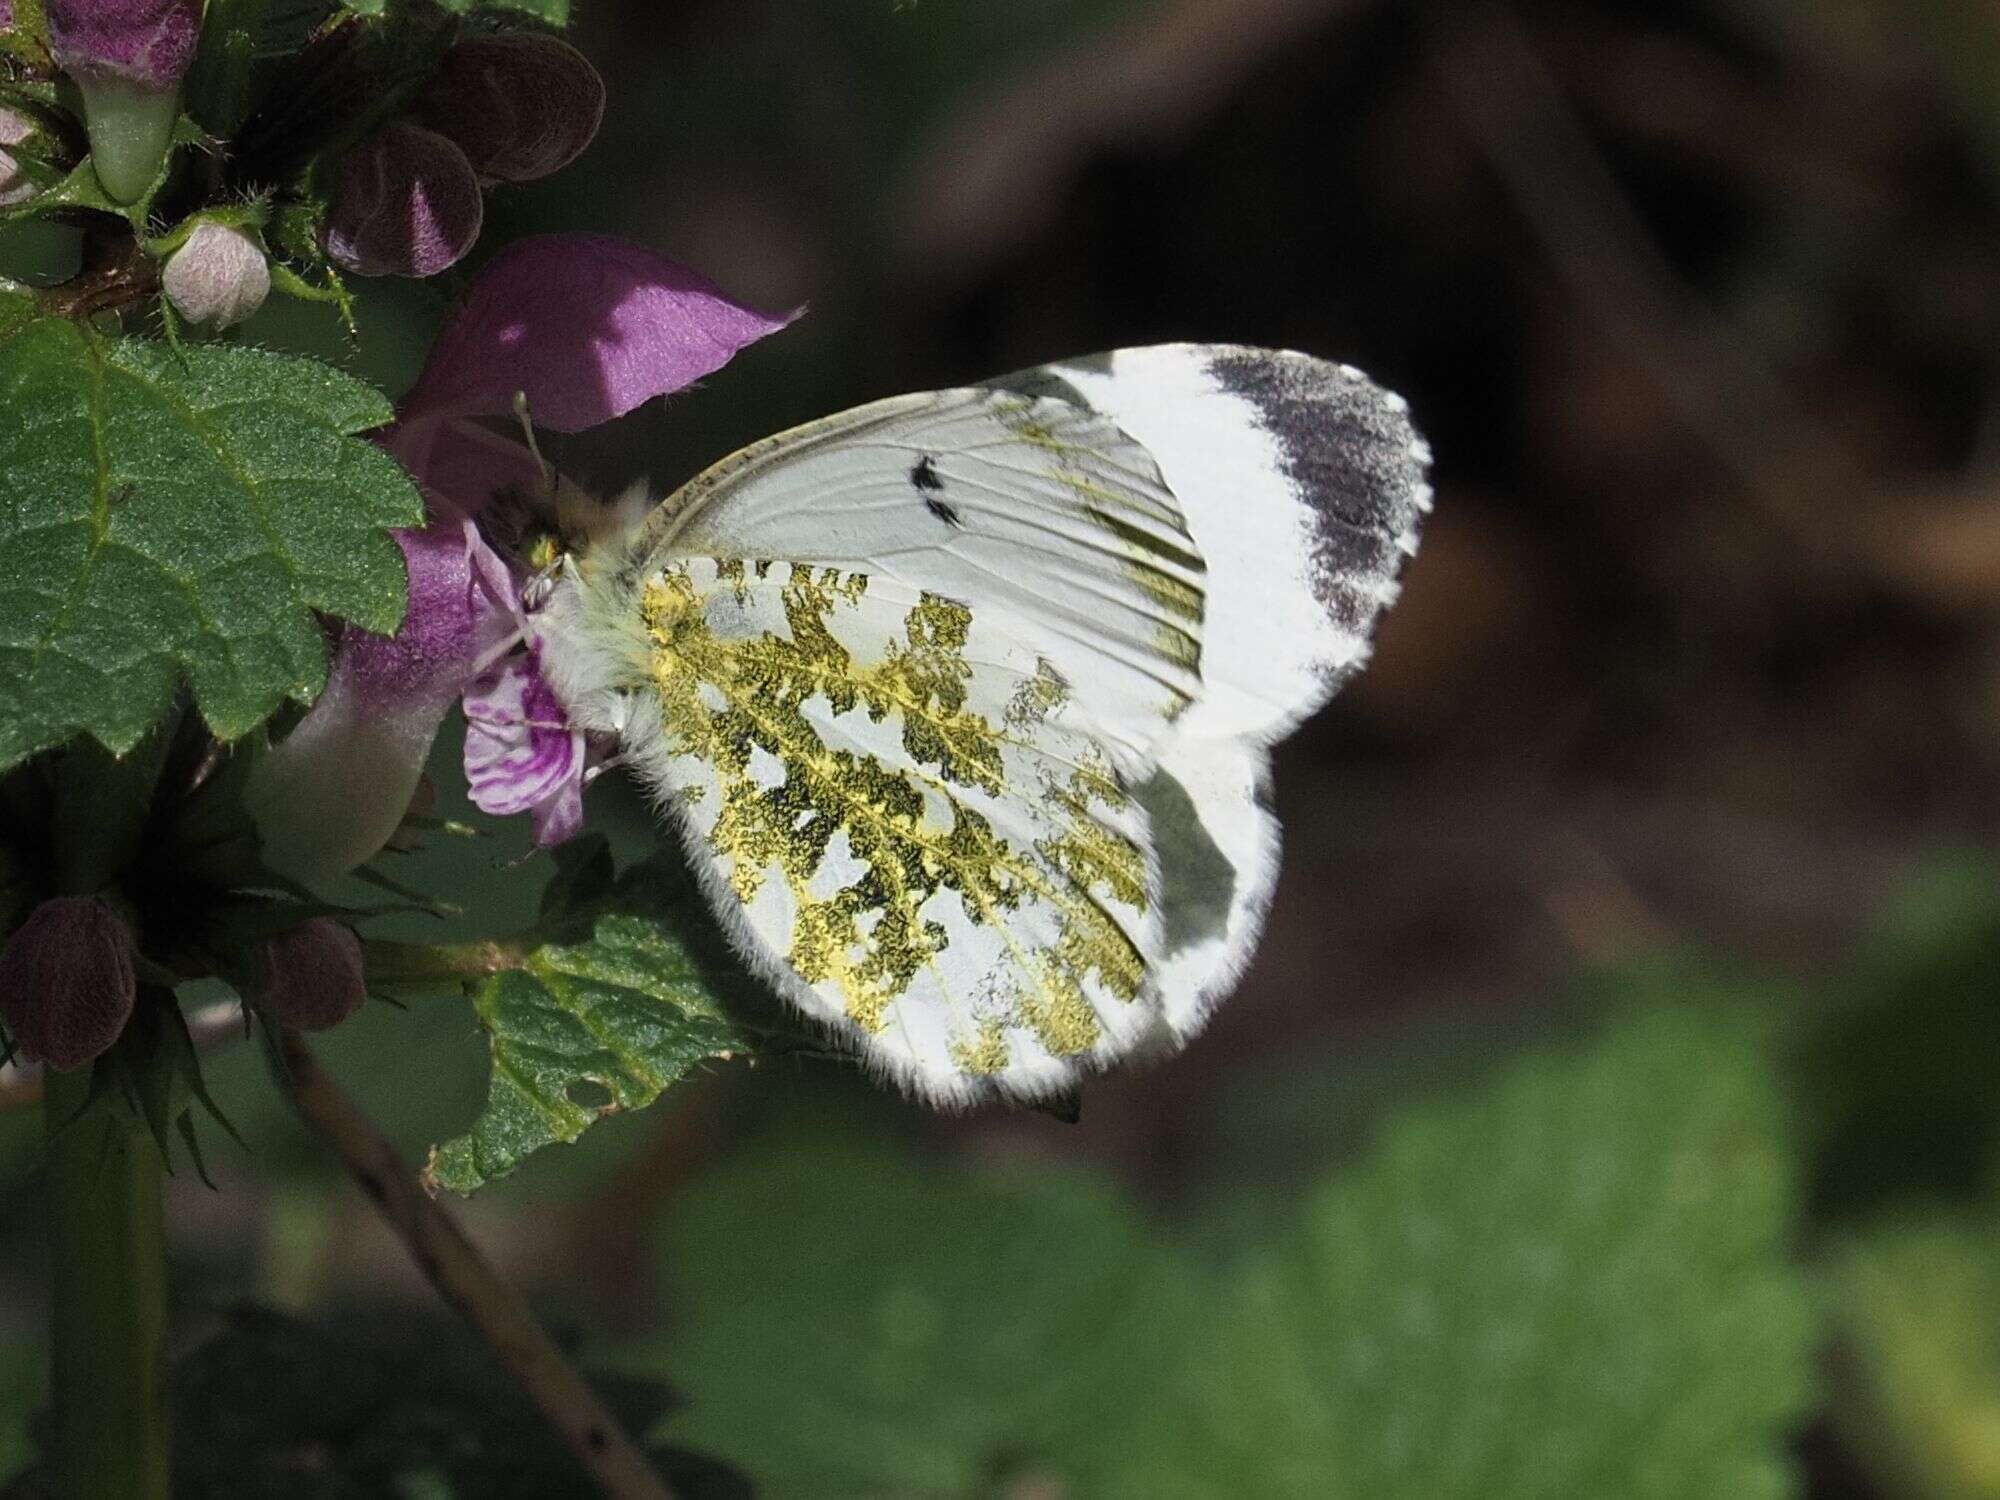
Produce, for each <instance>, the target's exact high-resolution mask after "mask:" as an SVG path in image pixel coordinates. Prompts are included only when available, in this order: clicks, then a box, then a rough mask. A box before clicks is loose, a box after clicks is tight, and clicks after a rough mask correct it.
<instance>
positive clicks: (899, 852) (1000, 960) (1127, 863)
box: [625, 558, 1160, 1101]
mask: <svg viewBox="0 0 2000 1500" xmlns="http://www.w3.org/2000/svg"><path fill="white" fill-rule="evenodd" d="M636 605H637V612H638V618H639V620H640V622H641V624H642V627H643V630H644V632H645V636H646V652H647V658H648V660H649V662H650V668H651V674H652V680H651V684H650V686H651V691H650V692H645V693H640V694H638V695H636V696H637V697H638V699H639V702H640V704H641V708H640V713H641V715H642V716H641V717H640V718H638V719H637V720H635V721H633V722H632V723H630V724H628V728H627V733H626V735H625V743H626V749H627V753H628V755H630V756H631V758H632V759H633V761H634V762H635V763H636V765H637V766H638V767H639V769H640V770H641V772H642V773H643V774H644V775H645V777H646V779H647V780H648V781H650V782H651V783H652V784H653V785H654V786H655V787H656V788H657V789H658V791H659V792H660V794H661V796H662V798H663V800H664V802H665V804H666V805H667V807H668V808H669V809H670V810H671V811H672V813H673V815H674V816H675V817H676V818H677V820H678V821H679V822H680V824H681V826H682V829H683V831H684V834H685V836H686V838H687V840H688V842H689V845H690V848H691V851H692V852H693V854H694V856H695V859H696V862H697V865H698V866H699V867H701V868H702V869H703V871H704V874H705V875H706V876H707V883H708V885H709V887H710V890H711V894H712V895H713V896H714V898H715V900H716V904H717V907H718V909H719V910H720V911H721V913H722V914H723V917H724V920H725V923H726V924H727V925H728V927H729V929H730V930H731V932H732V933H733V934H734V935H735V936H736V938H737V939H738V941H739V944H740V946H741V947H742V948H743V949H744V951H745V952H746V954H748V955H749V956H750V957H751V958H752V959H753V961H757V962H758V964H759V967H761V968H762V969H763V970H764V971H765V972H766V973H767V974H768V975H769V976H770V977H771V978H772V979H773V980H774V981H775V982H776V983H777V985H778V987H779V989H780V990H781V992H782V993H784V994H785V995H786V996H787V997H788V998H790V999H791V1000H792V1001H794V1003H796V1004H797V1005H799V1006H800V1008H801V1009H803V1010H804V1011H805V1012H806V1013H807V1014H808V1015H810V1016H812V1017H814V1018H815V1019H817V1020H820V1021H822V1022H825V1023H826V1024H828V1025H829V1026H831V1027H834V1028H835V1029H837V1030H839V1031H841V1032H843V1033H844V1034H846V1035H847V1036H848V1037H849V1038H850V1040H852V1041H853V1042H854V1043H856V1044H857V1045H858V1047H859V1049H860V1050H861V1052H862V1053H863V1054H864V1056H866V1057H867V1058H868V1059H869V1060H870V1061H872V1062H874V1063H875V1064H876V1065H878V1066H880V1067H881V1068H883V1069H884V1070H885V1071H887V1072H890V1073H893V1074H894V1075H895V1076H897V1077H898V1078H900V1079H902V1080H904V1081H906V1082H908V1083H910V1084H912V1085H913V1086H914V1087H916V1088H917V1089H918V1090H920V1091H921V1092H923V1093H925V1094H927V1095H929V1096H931V1097H933V1098H937V1099H941V1100H947V1101H948V1100H954V1099H963V1098H969V1097H972V1096H974V1095H975V1094H977V1093H978V1092H980V1091H982V1090H984V1089H986V1088H988V1087H989V1086H1004V1087H1005V1088H1006V1089H1007V1090H1008V1091H1010V1092H1013V1093H1016V1094H1023V1095H1028V1094H1043V1093H1053V1092H1057V1091H1059V1090H1060V1089H1062V1088H1063V1087H1065V1086H1067V1085H1068V1084H1069V1083H1071V1082H1073V1081H1074V1079H1075V1077H1076V1076H1077V1074H1078V1073H1080V1072H1081V1071H1083V1070H1085V1069H1087V1068H1090V1067H1092V1066H1097V1065H1102V1064H1103V1063H1105V1062H1107V1061H1110V1060H1112V1059H1115V1058H1116V1057H1118V1056H1121V1055H1123V1054H1125V1053H1126V1052H1128V1051H1130V1050H1131V1048H1132V1046H1133V1045H1134V1043H1135V1039H1136V1037H1137V1036H1138V1035H1139V1034H1141V1033H1143V1032H1145V1031H1147V1030H1149V1029H1150V1028H1151V1027H1152V1025H1153V1013H1152V1010H1151V1007H1150V1006H1149V1005H1148V1004H1147V1003H1145V1001H1144V999H1143V998H1142V997H1143V995H1144V991H1145V985H1146V977H1147V974H1148V972H1149V971H1150V969H1151V968H1152V966H1153V964H1154V963H1155V962H1156V961H1157V959H1158V957H1159V948H1160V921H1159V916H1158V899H1157V885H1158V874H1157V870H1156V868H1155V864H1154V862H1153V860H1152V858H1151V855H1150V850H1149V843H1148V833H1147V826H1146V818H1145V814H1144V813H1143V812H1142V811H1141V810H1140V809H1139V807H1138V805H1137V804H1136V802H1135V801H1134V800H1133V798H1132V797H1131V795H1130V793H1129V792H1128V791H1127V789H1126V786H1125V783H1124V781H1123V779H1122V777H1121V776H1120V775H1119V773H1118V771H1117V770H1116V768H1115V767H1114V766H1113V765H1112V764H1111V761H1110V757H1109V756H1108V754H1107V753H1106V751H1105V749H1104V746H1103V738H1102V734H1101V731H1100V730H1099V728H1098V726H1096V725H1095V724H1094V723H1093V722H1092V719H1091V716H1090V713H1089V710H1088V708H1087V706H1086V705H1083V704H1081V703H1079V702H1077V700H1076V698H1075V696H1074V694H1073V692H1072V689H1071V687H1070V684H1069V682H1068V681H1067V679H1066V678H1065V677H1064V676H1063V675H1062V674H1061V672H1060V671H1059V670H1058V669H1056V668H1055V667H1054V666H1053V664H1051V663H1050V662H1049V661H1048V660H1047V658H1046V657H1043V656H1041V655H1039V654H1038V653H1037V652H1036V651H1035V650H1034V649H1033V647H1032V646H1030V645H1028V644H1027V643H1025V642H1024V640H1023V639H1022V636H1023V632H1021V631H1019V630H1018V628H1015V627H1014V624H1013V622H1012V621H1011V620H1010V619H1009V618H1008V617H1007V616H1006V615H1005V614H1004V613H1003V612H1001V611H998V610H993V609H990V608H989V609H987V610H985V611H977V612H976V611H974V610H972V609H970V608H968V607H967V606H965V605H963V604H960V603H958V602H957V601H955V600H950V599H946V598H943V597H941V596H939V595H936V594H931V593H926V592H921V591H918V590H913V589H910V588H909V587H907V586H905V585H903V584H900V583H898V582H897V581H895V580H894V579H890V578H886V577H879V576H870V575H866V574H861V573H854V572H847V571H843V570H841V569H838V568H835V567H832V566H830V565H810V564H799V563H790V562H770V561H764V560H729V561H722V562H718V561H716V560H714V559H710V558H677V559H672V560H664V559H663V560H660V561H658V562H656V563H655V564H654V565H652V566H650V567H648V568H647V569H646V570H645V571H644V573H643V575H642V576H641V578H640V579H639V580H638V584H637V597H636Z"/></svg>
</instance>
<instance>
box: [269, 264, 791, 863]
mask: <svg viewBox="0 0 2000 1500" xmlns="http://www.w3.org/2000/svg"><path fill="white" fill-rule="evenodd" d="M787 321H789V320H788V319H787V318H784V317H773V316H769V315H766V314H763V313H758V312H755V311H752V310H751V309H749V308H746V307H743V306H741V305H739V304H737V303H735V302H733V301H731V300H730V299H729V298H728V297H727V296H726V295H724V294H723V292H722V291H721V290H720V289H719V288H717V287H716V286H714V285H713V284H712V283H710V282H709V281H707V280H706V279H704V278H703V277H701V276H699V275H697V274H695V273H694V272H692V271H689V270H687V269H686V268H684V267H681V266H678V265H676V264H674V263H673V262H671V261H669V260H666V259H664V258H663V257H661V256H658V255H655V254H653V253H652V252H651V251H648V250H645V249H643V248H641V247H640V246H637V245H633V244H628V243H626V242H624V241H620V240H615V239H609V238H606V237H604V236H601V235H589V234H563V235H549V236H545V237H542V238H538V239H531V240H526V241H523V242H521V243H520V244H518V245H515V246H513V247H511V248H510V249H508V250H506V251H504V252H502V253H501V254H500V255H498V256H496V257H495V258H494V259H493V260H492V261H491V262H490V263H489V264H488V266H487V267H486V269H485V270H484V271H483V272H482V273H481V274H480V275H479V276H478V277H477V278H476V279H475V280H474V281H473V283H472V286H471V289H470V291H469V292H468V294H467V296H466V298H465V300H464V302H463V304H462V305H461V306H460V308H459V309H458V311H457V312H456V313H455V314H454V315H453V316H452V317H451V319H450V320H449V321H448V322H447V323H446V324H445V327H444V329H443V330H442V331H441V332H440V333H439V335H438V337H437V340H436V342H435V344H434V345H433V346H432V351H431V356H430V360H429V362H428V363H427V364H426V365H425V367H424V370H423V373H422V375H421V376H420V377H419V378H418V380H417V383H416V386H415V388H414V389H412V390H411V392H410V394H409V395H408V396H407V397H406V398H405V399H404V401H403V403H402V406H401V408H400V410H399V412H398V418H397V421H396V424H395V426H394V427H392V428H391V429H390V430H389V432H388V433H387V434H386V435H385V437H384V438H383V443H384V445H385V446H386V447H387V448H388V449H389V451H390V452H392V453H394V454H395V455H396V456H397V457H398V458H399V459H401V460H402V462H403V464H404V466H405V467H406V468H407V469H408V470H409V472H410V473H411V474H412V475H414V476H415V477H416V479H417V481H418V483H419V484H420V485H421V486H422V487H423V491H424V495H425V500H426V504H427V506H428V509H429V513H430V520H429V522H428V524H427V525H425V526H424V527H423V528H421V529H419V530H415V531H405V532H401V533H399V534H398V540H399V541H400V543H401V545H402V547H403V550H404V553H405V555H406V556H407V558H408V560H409V570H410V608H409V613H408V615H407V616H406V618H405V621H404V623H403V626H402V628H401V629H400V630H399V631H397V632H396V633H395V634H394V635H393V636H386V637H385V636H382V635H378V634H375V633H373V632H370V631H366V630H361V629H356V628H354V627H351V626H350V627H348V628H347V629H345V630H344V631H343V633H342V636H341V640H340V643H339V645H338V646H337V648H336V650H335V653H334V664H333V674H332V679H331V681H330V682H329V684H328V687H327V691H326V692H325V694H324V695H322V697H321V698H320V701H319V702H318V703H317V704H316V705H315V706H314V708H313V710H312V712H311V713H309V714H307V715H306V717H305V718H304V720H302V721H301V722H300V723H299V725H298V726H297V727H296V728H295V729H293V730H292V732H291V733H290V734H289V735H288V736H286V737H285V738H284V739H283V740H282V741H281V742H280V743H279V744H277V745H276V746H275V747H274V748H273V749H272V751H271V753H270V754H268V755H267V756H265V757H264V758H263V759H262V761H261V762H260V764H259V766H258V769H257V771H256V773H255V774H254V776H253V778H252V781H251V787H250V794H251V799H252V800H251V805H252V807H253V808H254V809H255V810H256V813H257V817H258V821H259V824H260V827H261V828H262V830H263V832H264V836H265V843H266V846H267V848H269V849H270V850H271V851H272V857H273V858H274V859H278V860H281V861H282V862H283V864H284V867H285V868H286V869H287V870H288V871H289V872H290V873H291V874H293V875H294V876H296V877H297V878H299V879H301V880H306V881H317V880H323V879H325V878H327V877H329V876H333V875H337V874H340V873H343V872H345V871H347V870H351V869H353V868H355V867H356V866H358V865H361V864H363V863H365V862H366V861H368V860H369V859H371V858H373V857H374V855H375V854H376V853H377V852H378V851H379V850H381V849H382V847H383V846H384V845H385V844H387V843H388V841H389V839H390V837H391V836H392V835H393V834H394V833H395V832H396V829H397V828H398V827H399V826H400V824H401V823H402V821H403V816H404V812H405V810H406V808H407V806H408V804H409V801H410V799H411V797H412V796H413V795H415V794H416V791H417V788H418V784H419V778H420V777H421V776H422V773H423V766H424V761H425V759H426V757H427V755H428V753H429V751H430V746H431V742H432V740H433V739H434V738H435V736H436V734H437V732H438V729H439V728H440V726H441V725H442V724H443V722H444V718H445V715H446V713H447V712H448V711H449V710H450V708H451V707H452V705H453V704H454V703H456V702H458V701H460V700H461V699H463V701H464V706H465V713H466V719H467V725H468V733H467V737H466V747H465V768H466V775H467V779H468V781H469V783H470V785H471V789H472V795H473V798H474V800H475V802H476V803H477V804H478V805H479V806H480V807H481V808H483V809H484V810H486V811H488V812H491V813H496V814H501V815H507V814H513V813H520V812H527V813H531V814H532V815H533V819H534V829H535V837H536V840H537V842H538V843H541V844H543V845H554V844H558V843H561V842H562V841H563V840H565V839H567V838H569V837H571V836H572V835H574V834H575V833H576V832H577V831H578V828H579V827H580V825H581V818H582V788H583V780H584V775H585V770H586V761H587V753H586V746H585V744H584V738H583V735H582V734H581V732H580V731H578V730H575V729H573V728H572V727H571V726H570V725H569V724H568V722H567V720H566V718H565V715H564V712H563V710H562V707H561V705H560V704H559V703H558V701H557V700H556V699H555V697H554V695H553V694H552V693H551V692H550V691H549V689H548V687H547V685H546V684H545V683H544V682H543V681H542V678H541V674H540V672H539V670H538V657H539V650H538V642H537V638H536V630H535V620H534V617H533V613H532V610H531V608H530V604H529V602H528V598H529V597H530V596H531V591H530V590H529V588H528V585H529V583H530V582H531V579H530V576H529V572H528V567H527V565H526V563H525V561H509V560H505V559H503V558H502V557H501V556H500V555H499V554H498V553H497V552H496V551H495V550H494V549H493V547H492V546H491V545H490V544H489V543H488V541H487V540H486V539H485V537H484V536H483V534H482V532H481V529H480V524H479V522H480V518H481V517H483V516H490V514H491V512H492V509H493V507H494V506H495V504H496V502H502V501H508V500H515V499H519V498H521V497H530V498H532V497H536V496H540V497H543V498H544V499H545V500H546V502H547V506H546V507H545V508H546V509H556V508H560V507H561V506H563V505H565V504H568V505H572V506H575V507H576V508H578V509H580V510H588V509H589V508H590V506H591V504H592V502H590V501H589V500H588V499H587V498H586V497H584V496H582V495H581V494H580V493H579V492H578V491H576V490H575V489H574V488H573V487H572V486H571V485H570V484H569V483H568V482H567V481H566V480H564V479H563V478H562V476H560V475H557V474H554V473H552V472H551V471H549V470H547V469H546V468H544V466H543V464H542V461H541V460H540V458H539V457H538V456H537V455H536V453H535V452H534V451H533V450H531V449H530V448H529V447H528V446H527V444H526V443H525V442H524V441H523V440H522V438H521V437H519V436H517V435H514V432H513V431H510V428H512V424H515V423H516V422H517V420H518V416H519V414H520V413H521V412H527V413H530V414H531V415H532V420H533V422H534V423H535V424H536V425H537V426H540V427H544V428H547V429H548V430H550V431H554V432H562V433H576V432H583V431H585V430H587V429H589V428H592V427H596V426H599V425H601V424H603V423H605V422H608V421H611V420H612V419H614V418H616V417H620V416H623V415H625V414H626V413H627V412H630V411H632V410H633V409H635V408H637V407H639V406H641V405H643V404H644V403H646V402H647V401H650V400H652V399H654V398H656V397H660V396H666V395H671V394H673V393H674V392H676V391H681V390H685V389H686V388H687V387H688V386H690V385H692V384H693V383H694V382H695V381H697V380H700V379H701V378H702V377H703V376H705V375H708V374H711V373H713V372H714V371H716V370H718V369H720V368H721V367H722V366H723V365H724V364H726V363H727V362H728V361H729V360H730V359H731V358H732V357H734V355H735V354H736V353H737V351H738V350H740V349H742V348H744V347H745V346H746V345H748V344H751V343H753V342H755V341H756V340H758V339H760V338H763V337H764V336H765V335H767V334H770V333H773V332H775V331H776V330H778V329H779V328H782V327H783V326H784V325H785V323H786V322H787ZM516 430H517V429H516Z"/></svg>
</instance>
